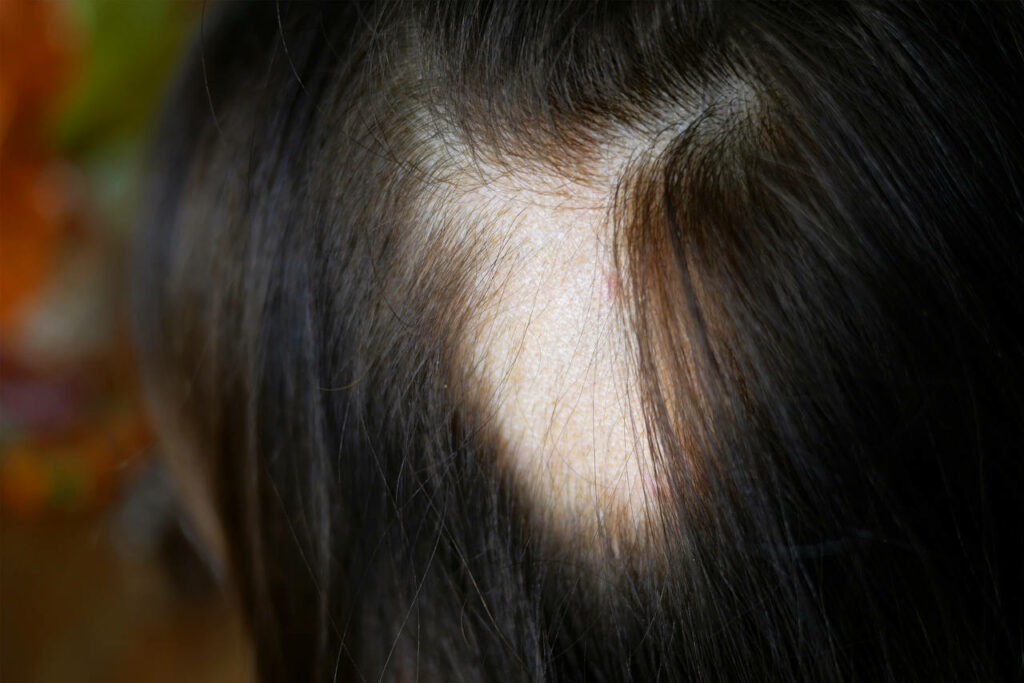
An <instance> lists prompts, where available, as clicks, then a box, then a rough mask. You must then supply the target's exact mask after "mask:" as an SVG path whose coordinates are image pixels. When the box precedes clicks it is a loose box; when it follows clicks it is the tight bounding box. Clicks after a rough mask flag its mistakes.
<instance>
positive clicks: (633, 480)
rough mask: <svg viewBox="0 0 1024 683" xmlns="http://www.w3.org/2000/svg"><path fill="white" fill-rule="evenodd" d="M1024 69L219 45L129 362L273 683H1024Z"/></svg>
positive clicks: (984, 63) (815, 9)
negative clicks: (209, 521) (206, 514)
mask: <svg viewBox="0 0 1024 683" xmlns="http://www.w3.org/2000/svg"><path fill="white" fill-rule="evenodd" d="M1022 46H1024V5H1022V4H1021V3H1018V2H1013V3H998V4H991V5H987V4H977V3H973V2H972V3H964V2H956V3H928V4H918V3H876V2H866V3H847V2H828V3H813V4H789V3H786V4H780V3H767V2H744V1H740V0H737V1H735V2H718V1H710V0H709V1H700V0H679V1H678V2H659V3H629V4H617V3H603V2H578V3H577V2H573V3H569V2H565V3H563V2H559V3H551V4H547V3H544V4H542V3H533V2H529V3H504V2H449V1H441V2H433V3H423V4H421V3H387V2H384V3H356V2H340V3H328V2H324V3H289V2H275V3H269V2H267V3H264V2H259V3H257V2H252V3H231V4H228V5H227V6H224V7H218V8H217V9H216V10H215V11H210V12H207V13H205V14H204V17H203V25H202V27H201V30H200V32H199V34H198V37H197V40H196V43H195V46H194V48H193V50H192V52H191V56H190V57H189V58H188V60H187V61H186V64H185V66H184V68H183V71H182V73H181V75H180V77H179V78H178V80H177V82H176V84H175V85H174V86H173V90H172V93H171V95H170V98H169V100H168V106H167V111H166V114H165V116H164V119H163V123H162V125H161V127H160V129H159V132H158V135H157V139H156V149H155V153H154V164H153V166H154V169H155V182H154V184H153V188H154V189H153V191H152V194H151V199H150V201H149V203H148V208H147V212H146V215H145V217H144V220H143V226H142V229H141V232H140V237H139V242H138V250H137V251H138V254H137V256H138V257H137V269H136V279H135V292H136V297H135V298H136V306H135V309H136V322H137V324H136V328H137V339H138V345H139V348H140V355H141V358H142V362H143V366H144V370H145V377H146V382H147V387H148V392H149V395H150V397H151V400H152V405H153V406H154V413H155V416H156V418H157V420H158V426H159V428H160V430H161V433H162V434H163V436H164V437H165V439H166V442H167V443H168V444H169V445H168V448H169V450H170V452H171V455H172V459H173V460H174V461H175V462H176V463H178V466H179V469H180V470H181V471H182V472H183V475H184V477H185V478H187V479H189V480H190V481H191V482H192V484H191V486H190V487H188V486H187V487H186V488H188V489H189V490H193V491H194V492H196V494H195V497H196V498H197V500H198V501H199V503H198V505H200V506H202V505H208V506H209V507H210V509H212V510H214V511H215V513H216V518H217V520H218V522H217V526H216V528H214V529H213V530H212V531H210V537H211V538H212V539H215V540H214V542H215V543H222V544H223V546H224V548H225V555H226V557H227V558H228V572H229V576H230V580H231V584H232V585H233V586H234V587H235V589H236V590H237V591H238V593H239V595H240V598H241V602H242V604H243V606H244V608H245V611H246V615H247V618H248V622H249V624H250V628H251V633H252V636H253V639H254V642H255V653H256V659H257V665H258V671H259V674H260V676H261V678H262V679H263V680H267V681H272V680H289V681H294V680H311V679H312V680H324V679H328V680H373V679H377V680H385V679H387V680H395V681H404V680H413V679H416V680H419V679H421V678H422V679H425V680H450V681H455V680H467V681H482V680H502V681H505V680H597V681H601V680H642V681H649V680H694V681H697V680H700V681H713V680H728V681H746V680H750V681H768V680H779V681H792V680H815V681H825V680H828V681H845V680H861V679H863V680H879V681H880V680H891V681H909V680H928V681H934V680H946V679H949V680H979V681H993V680H1010V679H1011V678H1015V677H1018V676H1021V675H1022V674H1024V628H1022V616H1024V596H1022V590H1021V589H1022V582H1024V579H1022V577H1024V559H1022V549H1024V541H1022V532H1021V529H1020V523H1021V520H1024V503H1022V500H1024V498H1022V496H1021V491H1022V488H1024V476H1022V474H1024V342H1022V339H1021V337H1020V330H1022V329H1024V296H1022V292H1024V195H1022V192H1021V185H1022V182H1021V181H1022V180H1024V133H1022V129H1021V126H1020V125H1019V121H1018V119H1019V114H1020V106H1019V103H1020V94H1021V93H1024V48H1022ZM587 467H590V468H592V471H591V472H589V473H586V472H582V473H581V470H585V469H586V468H587ZM1014 520H1016V521H1014ZM217 539H219V540H217Z"/></svg>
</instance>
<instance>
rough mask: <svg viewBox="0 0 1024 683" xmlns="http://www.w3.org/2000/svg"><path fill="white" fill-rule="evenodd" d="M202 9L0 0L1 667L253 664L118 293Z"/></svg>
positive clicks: (152, 2)
mask: <svg viewBox="0 0 1024 683" xmlns="http://www.w3.org/2000/svg"><path fill="white" fill-rule="evenodd" d="M202 13H203V5H202V3H200V2H185V1H183V0H0V680H2V681H5V682H8V683H15V682H22V681H25V682H36V681H38V682H47V683H48V682H51V681H60V682H77V681H180V680H189V681H191V682H193V683H199V682H201V681H248V680H250V679H251V670H250V658H249V651H248V649H247V645H246V641H245V637H244V635H243V630H242V627H241V624H240V621H239V618H238V614H237V611H236V610H235V609H234V607H233V605H232V603H231V600H230V598H229V597H227V596H225V595H224V592H223V591H222V590H221V588H220V587H219V584H218V582H217V579H216V577H215V572H214V571H213V570H212V569H211V567H210V563H208V562H206V561H205V560H204V554H203V552H202V550H201V549H200V548H199V547H198V546H197V545H196V544H195V543H194V540H193V538H194V537H193V534H192V533H191V531H190V529H189V527H188V525H187V523H186V522H185V521H184V520H183V518H182V516H181V512H180V510H179V508H178V506H177V504H176V501H175V497H174V494H173V491H172V487H171V486H170V484H169V482H168V480H167V476H166V473H165V471H164V470H163V468H162V466H161V463H160V458H159V449H158V447H157V445H156V444H155V442H154V440H153V435H152V431H151V429H150V426H149V423H148V421H147V419H146V416H145V411H144V409H143V407H142V405H141V402H140V398H139V392H138V387H137V384H136V381H137V376H136V372H135V370H134V361H133V359H132V353H131V340H130V335H129V325H128V320H127V306H126V303H127V301H126V299H127V295H128V294H129V286H128V282H127V279H126V271H127V262H126V261H127V257H128V254H129V251H130V242H131V232H132V226H133V222H134V216H135V214H136V210H137V207H138V205H139V202H140V199H141V196H142V191H143V189H144V183H145V155H146V148H147V144H148V136H149V134H150V131H151V129H152V123H153V118H154V116H155V114H156V112H157V110H158V109H159V106H160V101H161V98H162V96H163V92H164V90H165V88H166V87H167V85H168V82H169V79H170V78H171V76H172V74H173V71H174V68H175V65H176V63H177V61H178V59H179V58H180V56H181V52H182V50H183V49H184V47H185V45H186V44H187V42H188V40H189V38H190V36H191V33H192V31H193V30H194V29H195V27H196V26H197V24H198V22H199V21H200V19H201V16H202Z"/></svg>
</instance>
